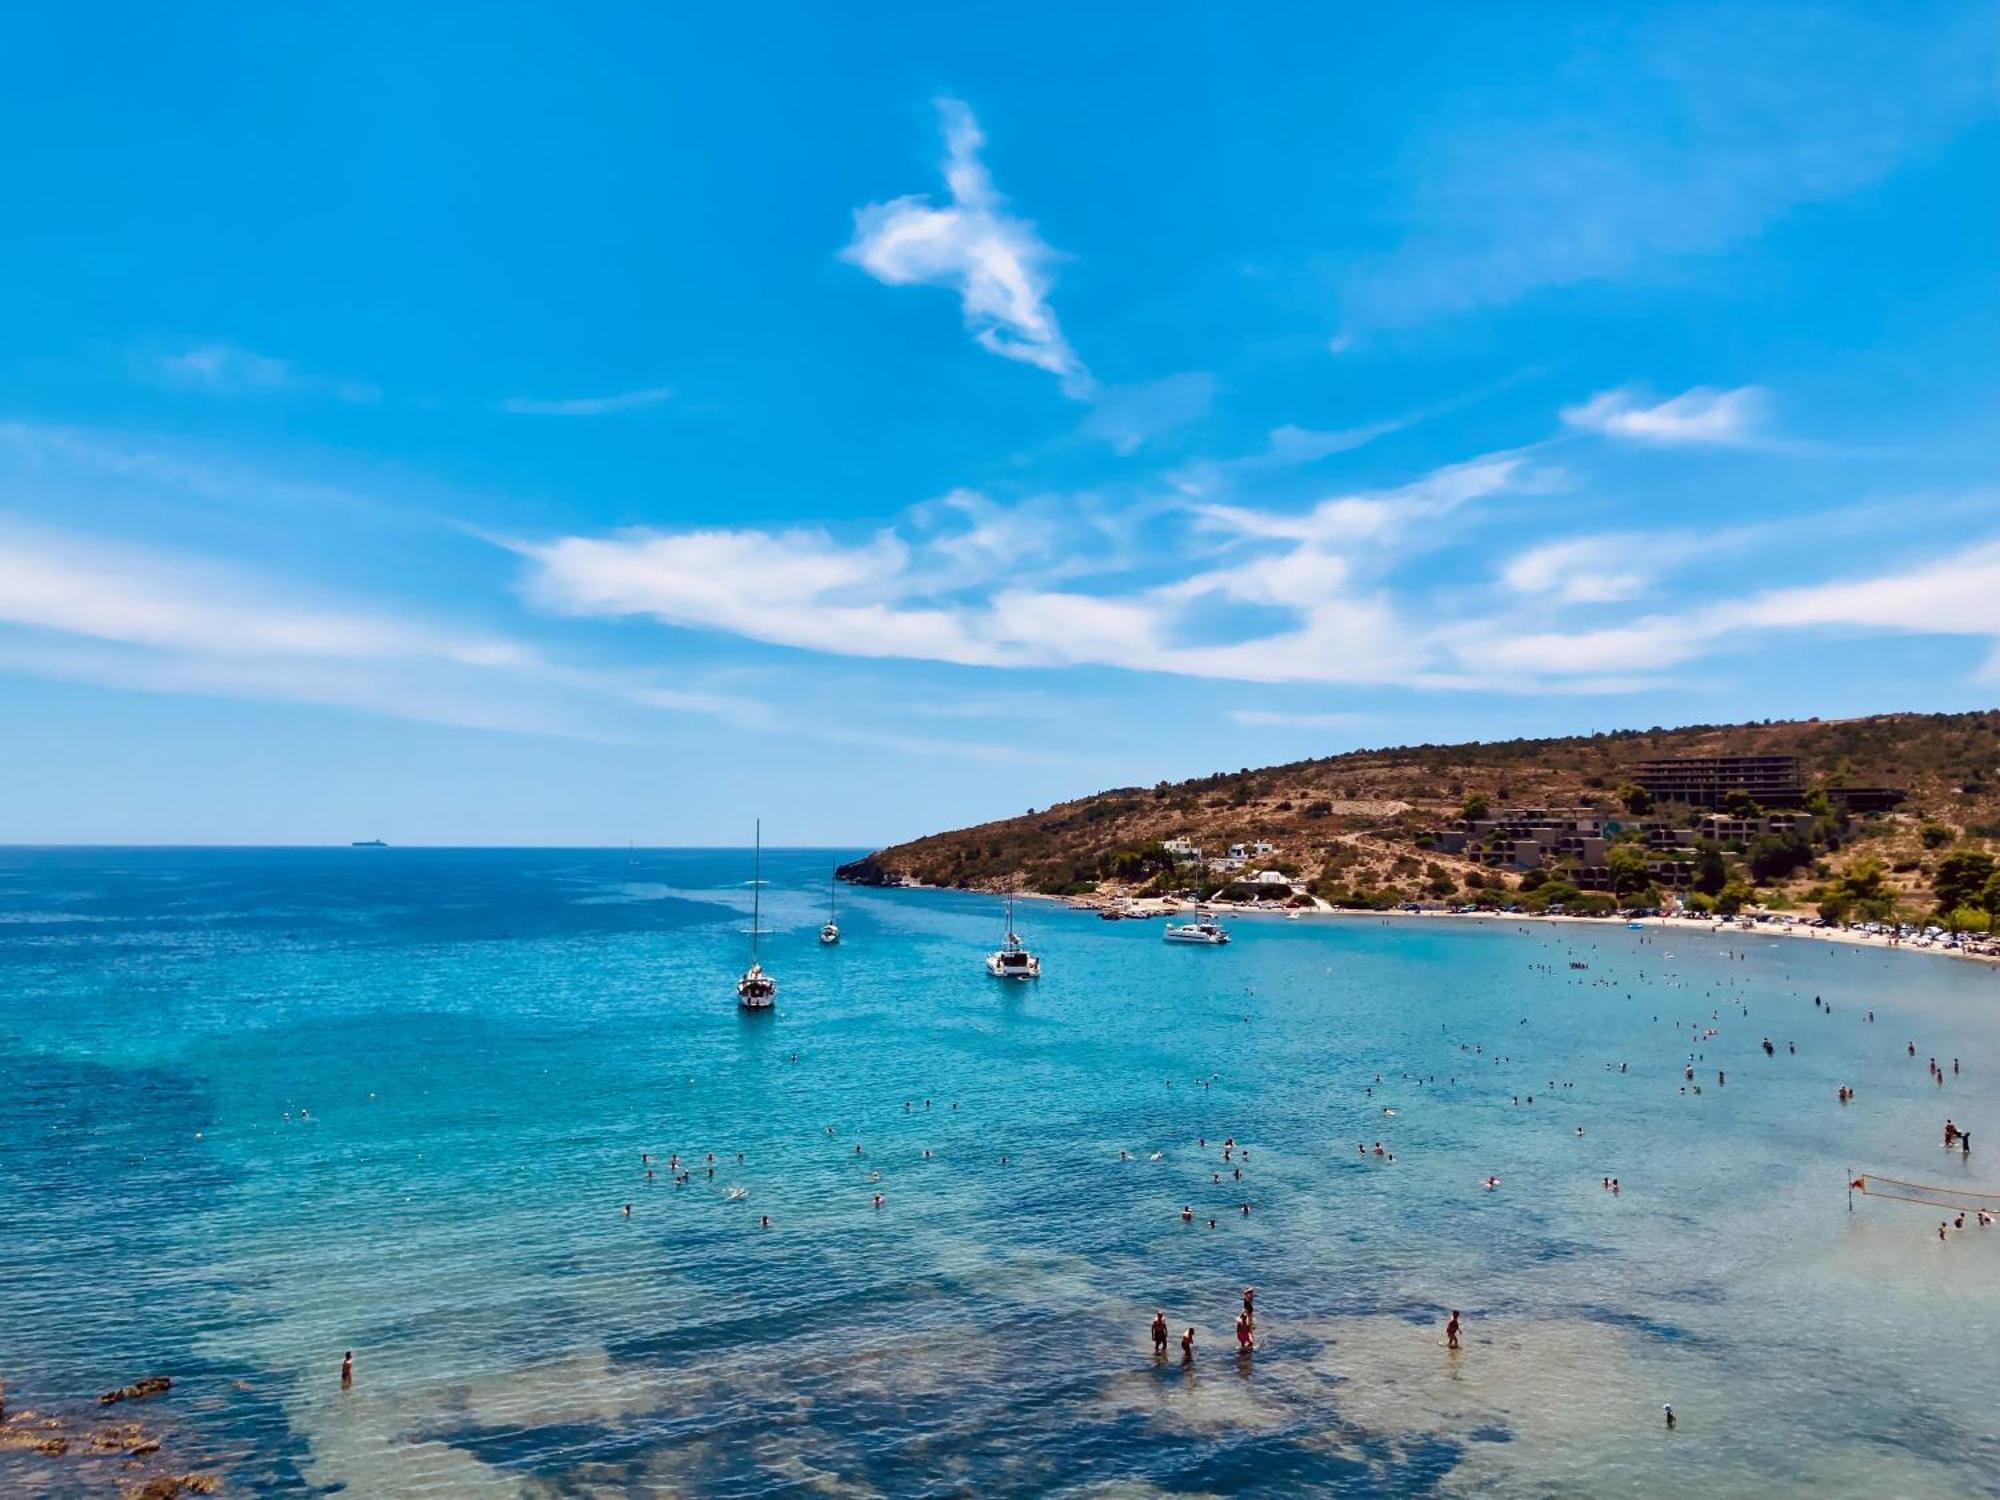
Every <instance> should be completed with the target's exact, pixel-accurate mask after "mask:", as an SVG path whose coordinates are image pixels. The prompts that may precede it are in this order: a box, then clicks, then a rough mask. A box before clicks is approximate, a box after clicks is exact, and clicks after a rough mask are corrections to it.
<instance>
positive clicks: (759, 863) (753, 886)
mask: <svg viewBox="0 0 2000 1500" xmlns="http://www.w3.org/2000/svg"><path fill="white" fill-rule="evenodd" d="M756 837H757V852H756V854H755V855H754V856H753V859H752V863H751V866H750V869H751V881H750V962H751V963H753V964H754V963H756V962H757V928H758V926H759V925H760V924H761V923H762V921H763V918H764V820H763V819H762V818H759V819H758V820H757V835H756Z"/></svg>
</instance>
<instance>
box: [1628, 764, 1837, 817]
mask: <svg viewBox="0 0 2000 1500" xmlns="http://www.w3.org/2000/svg"><path fill="white" fill-rule="evenodd" d="M1632 779H1633V780H1634V781H1635V782H1637V783H1638V784H1639V785H1640V786H1642V787H1644V788H1645V789H1646V790H1647V791H1648V792H1651V793H1652V794H1653V799H1654V800H1655V801H1658V802H1685V803H1688V804H1689V805H1690V806H1693V807H1720V806H1722V803H1723V799H1724V798H1726V797H1727V796H1728V795H1729V794H1730V793H1731V792H1748V793H1749V794H1750V796H1751V797H1752V798H1754V799H1755V800H1756V801H1757V802H1758V803H1759V804H1761V805H1762V806H1765V807H1793V806H1796V805H1798V804H1799V803H1800V802H1803V801H1804V800H1805V795H1806V789H1805V785H1804V783H1802V782H1801V781H1800V780H1799V761H1798V757H1797V756H1795V755H1691V756H1686V757H1683V758H1682V759H1679V760H1649V761H1642V762H1641V763H1640V765H1639V769H1638V770H1636V771H1634V772H1633V773H1632Z"/></svg>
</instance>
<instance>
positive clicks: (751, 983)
mask: <svg viewBox="0 0 2000 1500" xmlns="http://www.w3.org/2000/svg"><path fill="white" fill-rule="evenodd" d="M755 859H756V863H755V865H754V866H753V869H754V870H755V872H756V878H755V880H754V881H752V883H751V886H750V891H751V895H750V967H749V968H747V969H745V970H744V971H743V977H742V978H741V979H739V980H737V981H736V1003H737V1004H738V1005H740V1006H742V1007H743V1008H744V1009H745V1010H769V1009H770V1008H771V1007H772V1006H774V1005H776V1004H777V1003H778V981H777V980H775V979H773V978H772V977H771V976H770V975H769V974H766V973H765V972H764V966H763V965H762V964H760V963H758V962H757V936H758V930H759V928H760V927H761V926H762V925H763V916H764V820H763V819H762V818H759V819H758V820H757V852H756V856H755Z"/></svg>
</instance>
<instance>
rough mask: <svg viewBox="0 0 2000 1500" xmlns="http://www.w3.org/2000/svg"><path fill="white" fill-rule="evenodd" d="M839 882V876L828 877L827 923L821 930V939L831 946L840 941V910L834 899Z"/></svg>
mask: <svg viewBox="0 0 2000 1500" xmlns="http://www.w3.org/2000/svg"><path fill="white" fill-rule="evenodd" d="M838 883H839V881H838V877H836V876H833V875H829V876H827V877H826V925H825V926H824V927H822V928H820V930H819V940H820V941H821V942H822V943H824V944H825V945H826V946H827V947H829V948H831V947H832V946H833V945H834V944H835V943H837V942H839V941H840V923H839V921H838V920H836V919H837V918H838V917H839V916H840V912H839V910H838V908H837V905H836V903H835V900H834V889H835V887H836V886H837V885H838Z"/></svg>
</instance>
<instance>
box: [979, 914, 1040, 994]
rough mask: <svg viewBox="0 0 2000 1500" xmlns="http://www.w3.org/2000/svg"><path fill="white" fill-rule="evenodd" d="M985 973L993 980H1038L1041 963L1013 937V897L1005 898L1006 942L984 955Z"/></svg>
mask: <svg viewBox="0 0 2000 1500" xmlns="http://www.w3.org/2000/svg"><path fill="white" fill-rule="evenodd" d="M986 972H987V973H989V974H991V975H992V976H993V977H994V978H995V979H1040V978H1041V977H1042V961H1041V960H1040V959H1039V958H1037V957H1035V955H1034V954H1032V953H1030V952H1029V951H1028V950H1027V949H1026V948H1025V947H1023V946H1022V944H1021V940H1020V939H1019V938H1018V937H1016V936H1015V935H1014V897H1013V895H1012V894H1011V893H1009V895H1008V897H1007V940H1006V941H1005V942H1003V943H1002V944H1001V945H1000V946H999V948H997V949H996V950H994V951H993V952H991V953H989V954H987V955H986Z"/></svg>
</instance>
